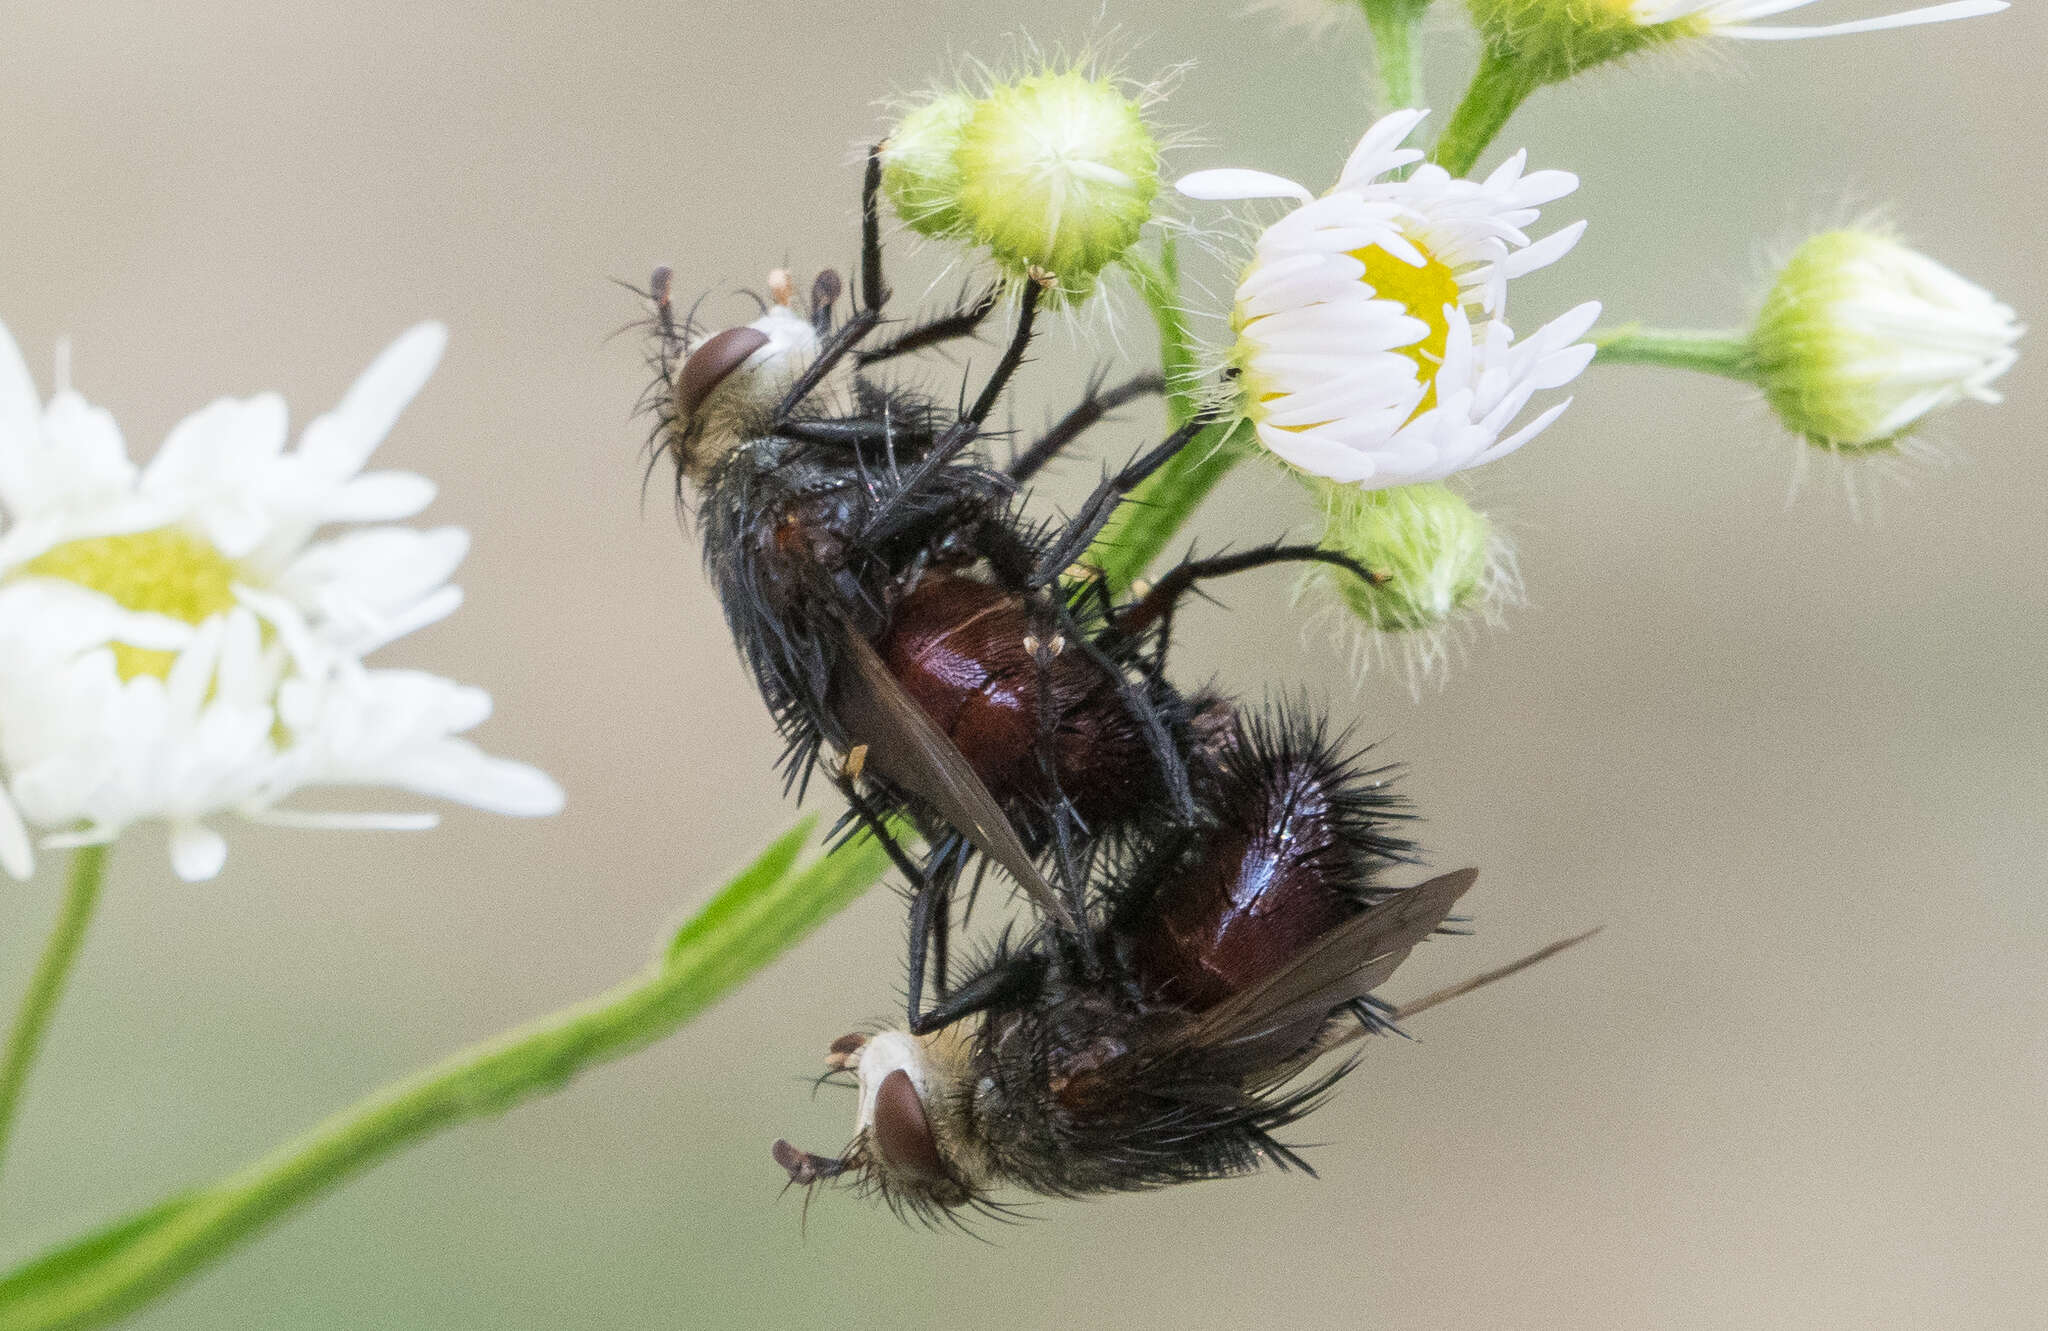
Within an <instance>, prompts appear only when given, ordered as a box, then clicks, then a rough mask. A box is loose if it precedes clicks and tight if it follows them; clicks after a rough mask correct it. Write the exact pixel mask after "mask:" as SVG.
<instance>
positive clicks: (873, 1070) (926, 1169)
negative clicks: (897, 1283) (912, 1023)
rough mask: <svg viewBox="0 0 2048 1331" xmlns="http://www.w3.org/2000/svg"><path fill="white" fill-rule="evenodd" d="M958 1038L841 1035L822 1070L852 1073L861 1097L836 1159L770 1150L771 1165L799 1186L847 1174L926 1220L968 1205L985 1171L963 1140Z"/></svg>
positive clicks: (947, 1033) (962, 1059)
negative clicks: (848, 1136)
mask: <svg viewBox="0 0 2048 1331" xmlns="http://www.w3.org/2000/svg"><path fill="white" fill-rule="evenodd" d="M966 1055H967V1049H966V1039H965V1034H964V1032H961V1031H960V1030H958V1028H957V1025H956V1026H954V1027H948V1028H946V1029H944V1030H941V1031H938V1032H935V1033H934V1034H932V1035H928V1036H916V1035H911V1034H910V1033H909V1032H907V1031H885V1032H883V1033H881V1034H879V1035H874V1036H864V1035H846V1036H841V1037H840V1038H839V1039H838V1040H835V1041H834V1042H833V1044H832V1051H831V1053H830V1054H829V1055H827V1058H826V1062H827V1064H828V1065H829V1066H830V1067H831V1068H832V1069H833V1070H834V1071H847V1072H851V1073H853V1074H854V1076H855V1078H856V1081H857V1083H858V1086H859V1090H860V1102H859V1108H858V1110H857V1111H856V1116H855V1120H854V1136H853V1141H852V1142H851V1143H850V1144H848V1146H847V1148H846V1152H845V1154H844V1155H842V1156H840V1157H838V1158H833V1157H831V1156H819V1155H812V1154H810V1153H809V1152H806V1151H802V1150H799V1149H798V1148H796V1147H794V1146H791V1145H790V1144H789V1143H788V1142H784V1141H779V1142H777V1143H775V1160H776V1163H777V1164H779V1165H781V1166H782V1167H783V1168H784V1169H785V1170H787V1171H788V1172H789V1177H790V1181H791V1182H792V1183H799V1184H803V1185H805V1186H807V1187H808V1186H810V1185H812V1184H815V1183H819V1182H823V1181H825V1180H828V1179H834V1178H838V1177H839V1176H840V1175H842V1174H848V1173H852V1174H855V1175H857V1176H858V1181H859V1184H860V1186H861V1188H862V1189H863V1190H864V1191H865V1190H870V1189H871V1190H873V1191H876V1192H879V1193H880V1194H881V1195H882V1197H883V1199H884V1200H886V1201H887V1202H888V1203H889V1204H890V1205H891V1206H892V1207H895V1208H897V1209H898V1210H909V1211H913V1212H916V1213H919V1214H922V1215H927V1216H929V1215H933V1214H936V1213H938V1212H941V1211H946V1210H950V1209H952V1208H953V1207H957V1206H962V1205H965V1204H966V1203H967V1202H969V1201H970V1200H972V1199H973V1197H974V1196H975V1194H976V1192H977V1191H978V1185H979V1183H980V1182H982V1181H983V1176H984V1175H985V1173H986V1168H985V1166H984V1165H983V1163H982V1162H981V1160H980V1156H981V1152H980V1151H978V1150H977V1149H976V1148H975V1147H974V1145H973V1139H972V1137H971V1135H970V1133H969V1131H968V1122H967V1120H968V1116H969V1105H968V1103H967V1099H966V1096H965V1095H964V1093H963V1092H964V1088H963V1086H962V1076H961V1074H962V1073H963V1072H964V1070H965V1067H966Z"/></svg>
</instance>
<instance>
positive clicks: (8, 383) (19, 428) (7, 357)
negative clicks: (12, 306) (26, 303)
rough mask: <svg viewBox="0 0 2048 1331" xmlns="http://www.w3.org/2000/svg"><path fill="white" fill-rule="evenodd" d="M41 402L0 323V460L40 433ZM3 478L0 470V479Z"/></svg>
mask: <svg viewBox="0 0 2048 1331" xmlns="http://www.w3.org/2000/svg"><path fill="white" fill-rule="evenodd" d="M42 415H43V399H42V398H41V397H40V396H38V395H37V393H36V381H35V380H34V379H33V378H32V377H30V375H29V372H28V364H27V363H26V362H25V361H23V360H22V358H21V348H20V347H18V346H16V345H15V342H14V334H13V333H11V332H9V331H8V330H7V325H6V324H4V323H0V456H4V455H6V454H8V453H12V452H15V451H18V450H21V449H26V448H27V447H29V445H30V444H31V443H32V442H33V441H34V440H36V439H38V438H40V437H41V435H42V431H41V429H40V427H39V423H40V421H41V420H42ZM5 474H6V472H5V469H4V466H0V477H4V476H5Z"/></svg>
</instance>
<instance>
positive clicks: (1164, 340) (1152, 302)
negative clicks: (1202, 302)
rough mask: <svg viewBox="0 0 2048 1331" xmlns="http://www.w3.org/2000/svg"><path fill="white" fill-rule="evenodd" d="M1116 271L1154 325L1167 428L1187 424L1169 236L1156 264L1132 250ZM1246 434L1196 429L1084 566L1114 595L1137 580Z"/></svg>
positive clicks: (1183, 352) (1192, 397)
mask: <svg viewBox="0 0 2048 1331" xmlns="http://www.w3.org/2000/svg"><path fill="white" fill-rule="evenodd" d="M1123 264H1124V268H1125V270H1126V271H1127V272H1129V273H1130V275H1131V281H1132V283H1133V285H1135V286H1136V287H1137V288H1138V294H1139V295H1140V296H1142V297H1144V300H1145V304H1146V306H1147V307H1148V308H1150V309H1151V311H1152V321H1153V322H1154V323H1155V324H1157V325H1158V326H1159V365H1160V371H1161V373H1162V374H1163V375H1164V376H1165V379H1166V415H1167V419H1168V421H1169V422H1170V423H1171V424H1172V425H1173V427H1174V428H1175V429H1178V428H1179V427H1181V426H1183V425H1185V424H1187V423H1188V422H1189V421H1190V420H1192V419H1194V416H1195V412H1196V411H1197V410H1198V408H1199V406H1200V403H1199V402H1198V400H1197V392H1198V390H1199V388H1200V381H1201V380H1200V368H1199V366H1198V365H1197V363H1196V360H1195V342H1194V337H1193V336H1192V335H1191V334H1190V333H1189V332H1188V324H1187V314H1186V311H1184V310H1183V309H1182V308H1181V304H1180V268H1179V264H1178V262H1177V255H1176V252H1175V249H1174V243H1173V238H1172V237H1171V236H1169V237H1167V239H1166V242H1165V243H1164V244H1163V245H1161V246H1160V254H1159V263H1158V264H1157V265H1156V266H1155V265H1154V264H1153V263H1152V262H1151V261H1150V260H1148V259H1146V258H1145V257H1144V256H1143V255H1141V254H1139V253H1137V252H1136V251H1135V250H1133V251H1130V252H1129V253H1126V254H1125V255H1124V259H1123ZM1249 434H1250V431H1249V430H1248V429H1247V430H1244V431H1241V432H1240V431H1236V430H1228V429H1227V428H1226V427H1225V426H1221V425H1216V426H1211V427H1210V428H1209V429H1206V430H1204V431H1202V432H1201V433H1200V434H1198V435H1196V436H1195V437H1194V439H1192V440H1191V441H1189V443H1188V446H1187V447H1186V448H1184V449H1182V450H1181V451H1180V453H1179V455H1178V456H1176V457H1175V458H1174V459H1173V461H1171V462H1169V463H1167V464H1166V465H1165V466H1164V467H1162V468H1160V469H1159V470H1158V471H1157V472H1155V473H1153V475H1152V477H1151V478H1150V479H1149V480H1147V481H1146V482H1145V483H1144V484H1143V485H1140V486H1139V487H1138V488H1137V490H1136V491H1135V492H1133V494H1132V495H1131V499H1130V502H1128V503H1126V504H1123V505H1121V506H1119V507H1118V509H1117V510H1116V513H1115V515H1114V516H1113V517H1111V519H1110V522H1109V525H1108V526H1107V527H1105V528H1103V531H1102V535H1101V536H1100V537H1099V538H1098V539H1097V540H1096V542H1095V545H1094V548H1093V549H1091V550H1090V551H1089V552H1088V555H1087V559H1086V562H1087V563H1090V564H1093V565H1094V566H1095V567H1097V568H1099V569H1101V570H1102V572H1103V575H1104V577H1105V578H1107V579H1108V582H1109V586H1110V587H1111V589H1112V590H1114V591H1118V592H1121V591H1124V590H1126V589H1127V588H1129V587H1130V585H1131V584H1132V583H1133V582H1135V581H1137V579H1139V578H1140V577H1143V576H1144V573H1145V570H1146V569H1148V568H1150V567H1151V566H1152V562H1153V561H1154V560H1156V559H1158V558H1159V556H1160V553H1161V552H1162V551H1164V550H1165V549H1166V546H1167V544H1168V543H1169V542H1170V541H1172V540H1173V538H1174V535H1175V533H1177V532H1178V531H1179V530H1180V529H1181V527H1182V526H1183V525H1185V524H1186V522H1187V520H1188V518H1189V517H1191V516H1192V515H1193V514H1194V511H1195V509H1196V508H1197V507H1199V506H1200V505H1201V502H1202V500H1203V499H1205V498H1206V497H1207V496H1208V494H1209V491H1211V490H1213V489H1215V488H1216V483H1217V482H1218V481H1220V480H1222V479H1223V478H1224V477H1225V476H1226V475H1228V474H1229V472H1230V469H1231V468H1232V467H1234V466H1236V465H1237V464H1238V463H1239V462H1241V461H1242V460H1243V459H1244V458H1245V457H1247V456H1248V455H1249V454H1250V452H1251V449H1250V447H1249V446H1248V438H1249Z"/></svg>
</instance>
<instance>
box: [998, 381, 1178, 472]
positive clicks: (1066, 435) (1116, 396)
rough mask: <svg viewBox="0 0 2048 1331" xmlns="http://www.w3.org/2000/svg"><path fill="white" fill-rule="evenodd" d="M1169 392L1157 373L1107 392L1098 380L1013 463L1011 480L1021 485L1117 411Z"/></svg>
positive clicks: (1119, 385) (1124, 383)
mask: <svg viewBox="0 0 2048 1331" xmlns="http://www.w3.org/2000/svg"><path fill="white" fill-rule="evenodd" d="M1165 391H1166V379H1165V377H1164V376H1163V375H1160V374H1158V373H1157V372H1149V371H1148V372H1147V373H1144V374H1140V375H1136V376H1134V377H1132V378H1130V379H1127V380H1125V381H1124V382H1123V383H1120V384H1118V385H1117V386H1116V387H1114V388H1110V389H1104V388H1103V387H1102V380H1101V379H1100V378H1099V377H1098V378H1097V379H1095V380H1094V381H1093V382H1091V383H1090V384H1089V385H1088V392H1087V394H1086V396H1084V397H1083V398H1082V399H1081V402H1080V405H1078V406H1076V407H1075V408H1074V409H1073V410H1072V411H1069V412H1068V413H1067V414H1066V415H1064V416H1062V417H1060V419H1059V421H1058V423H1056V424H1055V425H1054V426H1053V427H1052V428H1051V429H1049V430H1047V431H1046V432H1045V433H1044V434H1043V435H1042V436H1040V437H1039V439H1038V440H1037V442H1035V443H1033V444H1032V445H1031V447H1029V448H1027V449H1025V450H1024V451H1023V452H1021V453H1019V454H1017V456H1016V457H1015V458H1014V459H1013V460H1012V461H1011V463H1010V467H1009V472H1010V479H1011V480H1013V481H1016V482H1017V483H1018V484H1019V485H1022V484H1023V483H1024V482H1026V481H1028V480H1030V479H1031V478H1032V477H1033V476H1035V475H1037V474H1038V469H1039V468H1041V467H1043V466H1044V465H1045V464H1046V463H1048V462H1050V461H1052V460H1053V458H1054V457H1056V456H1058V454H1059V452H1060V450H1061V449H1063V448H1065V447H1066V446H1067V445H1068V444H1071V443H1073V442H1074V440H1076V439H1078V438H1079V437H1080V436H1081V434H1082V433H1083V432H1084V431H1086V430H1087V429H1089V427H1091V426H1093V425H1095V424H1097V423H1098V422H1100V421H1101V420H1102V418H1103V417H1105V416H1107V415H1109V413H1110V412H1112V411H1115V410H1116V409H1117V408H1118V407H1121V406H1124V405H1125V404H1127V403H1130V402H1135V401H1136V400H1137V399H1139V398H1141V397H1145V396H1148V395H1149V394H1153V393H1163V392H1165Z"/></svg>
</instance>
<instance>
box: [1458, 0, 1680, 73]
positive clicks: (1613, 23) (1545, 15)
mask: <svg viewBox="0 0 2048 1331" xmlns="http://www.w3.org/2000/svg"><path fill="white" fill-rule="evenodd" d="M1469 3H1470V6H1471V10H1472V21H1473V23H1474V24H1475V25H1476V26H1477V27H1478V29H1479V31H1480V33H1481V34H1482V35H1483V36H1484V37H1485V38H1486V45H1487V49H1488V51H1489V52H1491V53H1492V54H1494V55H1495V56H1496V57H1501V58H1506V59H1509V60H1511V61H1512V62H1513V64H1514V65H1515V66H1516V68H1517V69H1518V70H1520V71H1521V72H1522V74H1523V76H1524V78H1526V79H1527V81H1528V84H1529V86H1532V87H1534V86H1540V85H1542V84H1545V83H1561V82H1563V81H1564V80H1565V79H1568V78H1570V77H1571V76H1572V75H1574V74H1577V73H1579V72H1580V71H1581V70H1585V69H1590V68H1592V67H1593V66H1594V65H1600V64H1605V63H1606V62H1607V61H1609V60H1619V59H1621V58H1622V57H1623V56H1628V55H1634V54H1635V53H1636V52H1638V51H1643V50H1647V49H1649V48H1650V47H1653V46H1661V45H1663V44H1665V43H1667V42H1671V41H1675V40H1678V39H1681V38H1686V37H1704V36H1706V35H1707V34H1708V33H1709V32H1711V31H1712V26H1711V20H1710V18H1709V17H1708V15H1707V14H1706V13H1704V12H1698V11H1699V6H1698V5H1689V4H1682V3H1680V4H1674V3H1670V0H1469ZM1665 13H1669V14H1670V15H1671V17H1670V18H1668V19H1663V21H1658V20H1659V19H1662V18H1663V15H1664V14H1665Z"/></svg>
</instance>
